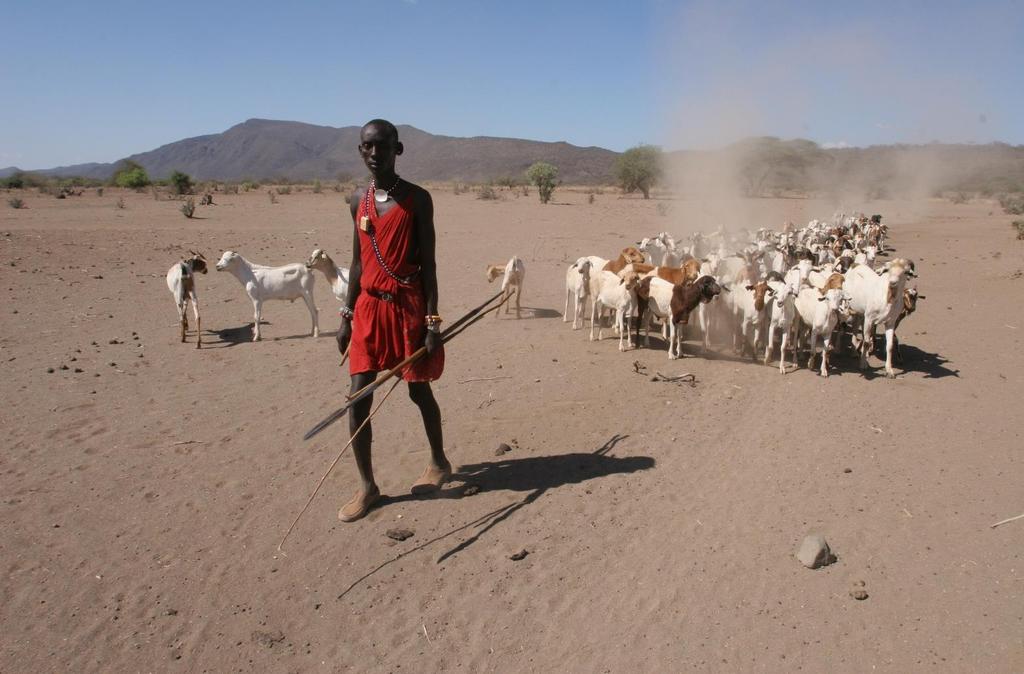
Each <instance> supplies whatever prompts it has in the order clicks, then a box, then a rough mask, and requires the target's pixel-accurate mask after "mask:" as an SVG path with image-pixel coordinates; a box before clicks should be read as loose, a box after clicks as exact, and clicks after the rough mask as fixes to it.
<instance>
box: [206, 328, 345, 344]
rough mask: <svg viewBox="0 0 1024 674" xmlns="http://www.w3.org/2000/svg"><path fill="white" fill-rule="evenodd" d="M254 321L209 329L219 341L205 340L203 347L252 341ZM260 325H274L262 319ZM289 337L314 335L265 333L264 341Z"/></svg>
mask: <svg viewBox="0 0 1024 674" xmlns="http://www.w3.org/2000/svg"><path fill="white" fill-rule="evenodd" d="M253 325H254V324H253V323H246V324H245V325H240V326H238V327H234V328H221V329H220V330H209V331H206V333H207V334H212V335H216V336H217V338H218V339H219V341H216V342H203V348H207V345H210V347H211V348H214V349H227V348H230V347H232V346H238V345H239V344H247V343H249V342H251V341H252V329H253ZM260 325H261V326H262V325H273V324H272V323H271V322H270V321H260ZM333 334H335V333H334V332H321V333H320V336H321V337H324V336H327V335H333ZM288 339H312V336H311V335H310V334H309V333H308V332H304V333H302V334H301V335H287V336H284V337H269V336H267V335H265V334H264V335H263V341H264V342H278V341H281V340H288Z"/></svg>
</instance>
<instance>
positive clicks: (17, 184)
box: [0, 171, 25, 190]
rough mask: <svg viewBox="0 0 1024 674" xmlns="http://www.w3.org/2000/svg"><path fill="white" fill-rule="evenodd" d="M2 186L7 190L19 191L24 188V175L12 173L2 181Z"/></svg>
mask: <svg viewBox="0 0 1024 674" xmlns="http://www.w3.org/2000/svg"><path fill="white" fill-rule="evenodd" d="M0 184H2V185H3V186H4V187H6V188H7V189H9V190H20V189H22V188H24V187H25V174H24V173H22V172H20V171H19V172H18V173H12V174H11V175H9V176H7V177H6V178H4V179H3V181H2V183H0Z"/></svg>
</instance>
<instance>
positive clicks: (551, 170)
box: [526, 161, 558, 204]
mask: <svg viewBox="0 0 1024 674" xmlns="http://www.w3.org/2000/svg"><path fill="white" fill-rule="evenodd" d="M526 178H527V180H529V181H530V182H531V183H532V184H534V185H536V186H537V192H538V193H539V194H540V203H542V204H546V203H548V202H549V201H551V195H552V194H554V192H555V186H556V185H557V184H558V167H557V166H552V165H551V164H548V163H547V162H543V161H539V162H536V163H535V164H533V165H532V166H531V167H530V168H528V169H526Z"/></svg>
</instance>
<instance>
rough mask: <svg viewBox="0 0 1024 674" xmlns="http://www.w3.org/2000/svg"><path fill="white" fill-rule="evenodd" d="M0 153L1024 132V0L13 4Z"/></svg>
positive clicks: (29, 156)
mask: <svg viewBox="0 0 1024 674" xmlns="http://www.w3.org/2000/svg"><path fill="white" fill-rule="evenodd" d="M4 4H5V6H4V8H3V17H4V20H3V24H2V26H0V57H2V58H0V91H3V92H4V94H5V95H4V102H5V104H4V106H3V113H2V118H0V122H2V123H0V167H3V166H9V165H17V166H20V167H22V168H46V167H51V166H56V165H61V164H73V163H80V162H87V161H112V160H115V159H118V158H120V157H123V156H126V155H128V154H131V153H134V152H141V151H145V150H150V149H153V148H155V147H157V146H159V145H162V144H164V143H169V142H173V141H176V140H180V139H182V138H186V137H189V136H195V135H200V134H205V133H216V132H220V131H223V130H225V129H227V128H228V127H230V126H232V125H234V124H237V123H239V122H242V121H244V120H245V119H248V118H251V117H262V118H269V119H289V120H298V121H303V122H310V123H314V124H325V125H330V126H348V125H358V124H361V123H362V122H364V121H366V120H367V119H370V118H372V117H378V116H380V117H387V118H389V119H391V120H393V121H395V122H397V123H406V124H412V125H414V126H417V127H419V128H421V129H424V130H426V131H429V132H432V133H439V134H447V135H456V136H472V135H491V136H512V137H519V138H531V139H536V140H566V141H569V142H571V143H574V144H577V145H599V146H602V147H607V148H610V149H614V150H622V149H625V148H627V147H629V146H632V145H635V144H637V143H640V142H646V143H655V144H660V145H663V146H665V147H668V148H672V149H674V148H679V147H713V146H716V145H721V144H724V143H727V142H731V141H733V140H736V139H738V138H741V137H743V136H748V135H762V134H767V135H776V136H782V137H786V138H790V137H805V138H810V139H812V140H815V141H817V142H819V143H828V144H837V145H838V144H847V145H869V144H876V143H890V142H928V141H930V140H943V141H958V142H960V141H966V142H989V141H992V140H1000V141H1004V142H1009V143H1013V144H1022V143H1024V115H1022V114H1021V112H1022V111H1024V86H1022V85H1024V68H1022V65H1024V41H1022V40H1021V39H1020V36H1021V35H1024V2H1021V1H1020V0H1017V1H1003V2H978V3H951V2H942V1H936V2H898V1H890V2H884V3H883V2H870V1H865V2H858V3H842V5H840V3H821V2H816V3H796V2H779V3H770V2H746V1H743V2H709V1H702V2H669V1H667V0H648V1H637V2H620V3H612V2H583V1H566V2H557V1H552V2H532V1H520V2H489V1H487V0H479V1H477V2H470V1H460V0H453V1H451V2H444V1H442V0H376V1H374V2H343V1H339V2H301V1H296V2H293V3H290V4H288V5H286V4H284V3H281V2H273V3H270V2H259V1H256V0H250V1H248V2H244V3H238V2H210V3H202V2H190V1H187V0H178V1H177V2H174V3H140V2H131V3H128V2H100V1H97V2H92V3H84V2H46V3H15V2H6V3H4Z"/></svg>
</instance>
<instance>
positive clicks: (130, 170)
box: [114, 159, 152, 190]
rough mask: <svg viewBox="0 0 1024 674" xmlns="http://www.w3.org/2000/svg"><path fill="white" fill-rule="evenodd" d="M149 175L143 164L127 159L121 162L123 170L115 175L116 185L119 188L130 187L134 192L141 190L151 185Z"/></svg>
mask: <svg viewBox="0 0 1024 674" xmlns="http://www.w3.org/2000/svg"><path fill="white" fill-rule="evenodd" d="M151 182H152V181H151V180H150V179H149V174H147V173H146V169H144V168H142V165H141V164H138V163H137V162H134V161H131V160H130V159H126V160H124V161H123V162H121V168H120V169H119V170H118V171H117V172H115V173H114V184H115V185H117V186H118V187H128V188H131V189H134V190H137V189H141V188H143V187H146V186H147V185H149V184H151Z"/></svg>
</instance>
